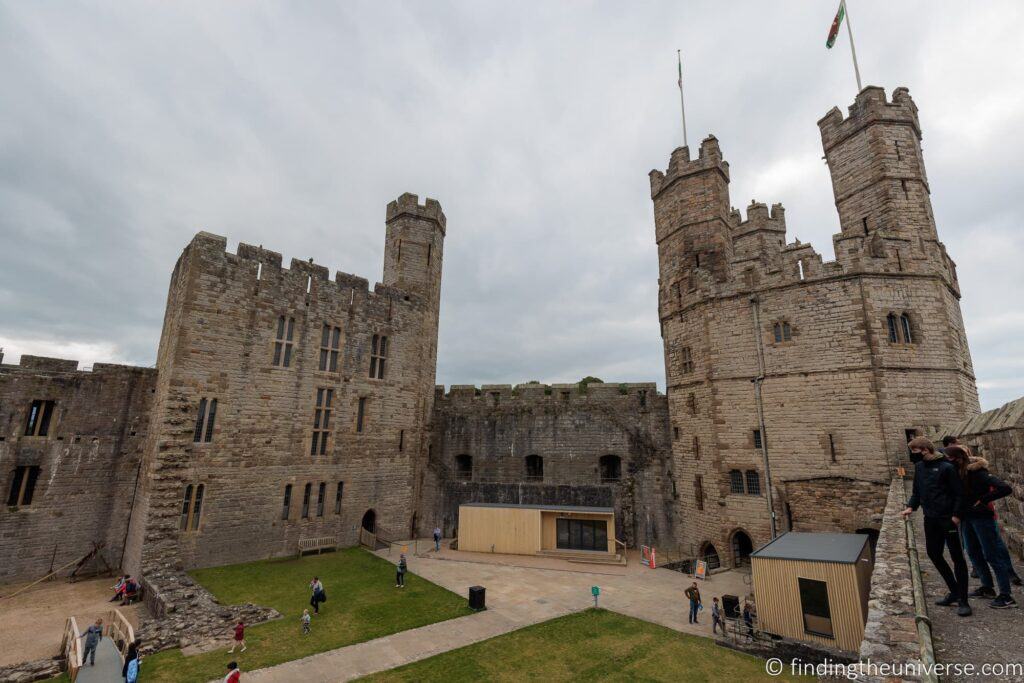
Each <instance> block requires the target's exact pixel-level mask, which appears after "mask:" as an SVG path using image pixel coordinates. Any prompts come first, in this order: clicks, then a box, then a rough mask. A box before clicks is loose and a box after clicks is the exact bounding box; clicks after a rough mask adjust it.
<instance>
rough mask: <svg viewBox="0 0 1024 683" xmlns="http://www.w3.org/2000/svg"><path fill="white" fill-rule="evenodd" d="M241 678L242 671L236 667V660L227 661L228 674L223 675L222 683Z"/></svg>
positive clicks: (236, 680)
mask: <svg viewBox="0 0 1024 683" xmlns="http://www.w3.org/2000/svg"><path fill="white" fill-rule="evenodd" d="M240 680H242V672H241V670H239V668H238V662H228V675H227V676H225V677H224V683H238V682H239V681H240Z"/></svg>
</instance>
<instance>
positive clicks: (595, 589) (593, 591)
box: [590, 586, 601, 598]
mask: <svg viewBox="0 0 1024 683" xmlns="http://www.w3.org/2000/svg"><path fill="white" fill-rule="evenodd" d="M590 594H591V595H593V596H594V597H595V598H596V597H597V596H598V595H600V594H601V587H600V586H591V587H590Z"/></svg>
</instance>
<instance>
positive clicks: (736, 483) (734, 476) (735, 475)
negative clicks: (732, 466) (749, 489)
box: [729, 470, 744, 493]
mask: <svg viewBox="0 0 1024 683" xmlns="http://www.w3.org/2000/svg"><path fill="white" fill-rule="evenodd" d="M743 492H744V489H743V473H742V472H740V471H739V470H729V493H743Z"/></svg>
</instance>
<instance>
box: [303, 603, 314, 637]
mask: <svg viewBox="0 0 1024 683" xmlns="http://www.w3.org/2000/svg"><path fill="white" fill-rule="evenodd" d="M312 620H313V618H312V617H310V616H309V610H308V609H304V610H302V635H304V636H308V635H309V622H310V621H312Z"/></svg>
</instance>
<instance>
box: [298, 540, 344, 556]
mask: <svg viewBox="0 0 1024 683" xmlns="http://www.w3.org/2000/svg"><path fill="white" fill-rule="evenodd" d="M337 549H338V539H337V538H335V537H334V536H319V537H317V538H300V539H299V557H302V554H303V553H311V552H313V551H314V550H315V551H316V554H317V555H319V554H320V553H322V552H323V551H325V550H337Z"/></svg>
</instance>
